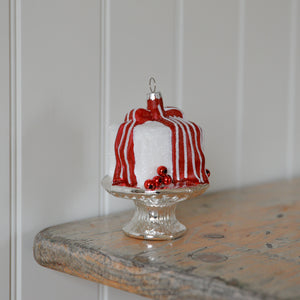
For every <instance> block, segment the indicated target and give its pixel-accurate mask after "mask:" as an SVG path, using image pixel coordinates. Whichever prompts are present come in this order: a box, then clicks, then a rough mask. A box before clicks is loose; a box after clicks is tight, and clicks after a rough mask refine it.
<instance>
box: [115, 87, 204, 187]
mask: <svg viewBox="0 0 300 300" xmlns="http://www.w3.org/2000/svg"><path fill="white" fill-rule="evenodd" d="M150 90H151V87H150ZM202 141H203V133H202V129H201V128H200V127H199V126H198V125H196V124H195V123H193V122H190V121H187V120H185V119H184V118H183V114H182V112H181V111H180V110H179V109H177V108H176V107H168V106H166V107H165V106H164V104H163V99H162V97H161V94H160V93H159V92H155V90H151V93H149V94H147V109H144V108H136V109H132V110H131V111H130V112H128V113H127V114H126V116H125V119H124V122H123V123H122V124H121V125H120V127H119V130H118V133H117V136H116V140H115V157H116V167H115V172H114V176H113V185H119V186H127V187H138V188H145V189H149V190H155V189H162V188H179V187H185V186H193V185H198V184H208V183H209V181H208V176H209V174H210V172H209V171H208V170H206V169H205V157H204V154H203V149H202Z"/></svg>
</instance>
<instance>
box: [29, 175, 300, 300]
mask: <svg viewBox="0 0 300 300" xmlns="http://www.w3.org/2000/svg"><path fill="white" fill-rule="evenodd" d="M131 215H132V212H131V211H130V212H125V213H120V214H114V215H109V216H105V217H96V218H91V219H87V220H83V221H77V222H73V223H67V224H62V225H58V226H54V227H50V228H47V229H45V230H43V231H41V232H40V233H39V234H38V235H37V236H36V238H35V241H34V256H35V259H36V261H37V262H38V263H39V264H41V265H42V266H45V267H47V268H51V269H54V270H57V271H61V272H65V273H68V274H71V275H74V276H78V277H81V278H84V279H87V280H91V281H95V282H99V283H103V284H106V285H109V286H112V287H115V288H119V289H123V290H126V291H128V292H131V293H136V294H139V295H143V296H147V297H150V298H154V299H189V300H190V299H300V179H295V180H292V181H280V182H275V183H271V184H264V185H259V186H255V187H246V188H242V189H233V190H228V191H223V192H217V193H212V194H207V195H204V196H201V197H200V198H198V199H193V200H189V201H186V202H184V203H181V204H180V205H179V206H178V209H177V216H178V219H179V220H180V221H181V222H182V223H183V224H185V225H186V226H187V228H188V231H187V233H186V235H185V236H184V237H182V238H179V239H177V240H173V241H152V242H151V241H150V242H149V241H142V240H137V239H133V238H129V237H126V236H125V235H124V234H123V233H122V231H121V227H122V226H123V225H124V223H126V222H127V221H128V220H129V219H130V217H131Z"/></svg>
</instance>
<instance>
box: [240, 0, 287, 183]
mask: <svg viewBox="0 0 300 300" xmlns="http://www.w3.org/2000/svg"><path fill="white" fill-rule="evenodd" d="M289 4H290V2H289V1H284V2H283V1H280V0H278V1H277V0H276V1H274V0H265V1H259V0H254V1H253V0H251V1H247V2H246V18H245V67H244V70H245V83H244V119H243V121H244V122H243V151H242V183H243V184H250V183H255V182H261V181H264V180H271V179H274V178H280V177H283V176H285V171H286V130H287V97H288V67H289V66H288V63H289V29H290V19H289V17H290V6H289Z"/></svg>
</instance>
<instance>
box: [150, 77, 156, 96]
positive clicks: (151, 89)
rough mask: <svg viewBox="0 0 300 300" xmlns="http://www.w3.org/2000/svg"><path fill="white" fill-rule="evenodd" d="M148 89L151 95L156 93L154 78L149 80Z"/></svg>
mask: <svg viewBox="0 0 300 300" xmlns="http://www.w3.org/2000/svg"><path fill="white" fill-rule="evenodd" d="M149 89H150V92H151V93H155V91H156V81H155V79H154V77H150V78H149Z"/></svg>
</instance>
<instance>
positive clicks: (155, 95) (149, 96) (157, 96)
mask: <svg viewBox="0 0 300 300" xmlns="http://www.w3.org/2000/svg"><path fill="white" fill-rule="evenodd" d="M149 99H150V100H155V99H161V93H160V92H156V93H147V100H149Z"/></svg>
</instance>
